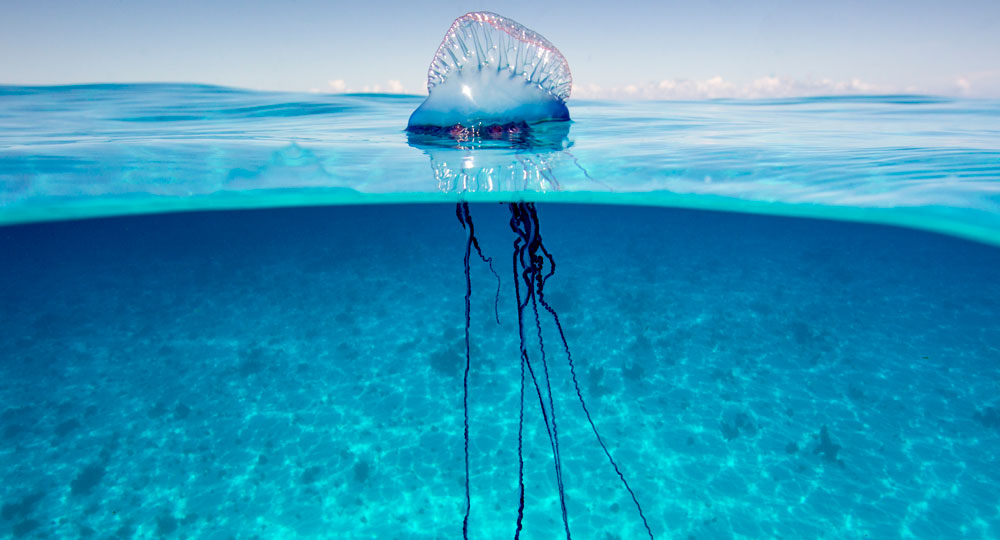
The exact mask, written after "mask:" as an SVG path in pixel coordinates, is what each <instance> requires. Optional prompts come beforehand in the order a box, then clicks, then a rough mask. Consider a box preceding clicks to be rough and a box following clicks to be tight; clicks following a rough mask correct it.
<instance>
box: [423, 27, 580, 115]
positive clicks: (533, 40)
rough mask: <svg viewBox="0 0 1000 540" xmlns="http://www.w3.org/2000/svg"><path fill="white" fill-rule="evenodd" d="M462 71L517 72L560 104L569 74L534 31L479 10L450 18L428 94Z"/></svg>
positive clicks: (568, 88) (430, 74)
mask: <svg viewBox="0 0 1000 540" xmlns="http://www.w3.org/2000/svg"><path fill="white" fill-rule="evenodd" d="M464 69H481V70H482V69H495V70H497V72H504V71H507V72H509V73H510V74H517V75H519V76H521V77H523V78H524V79H525V80H526V81H527V82H530V83H533V84H536V85H538V87H539V88H541V89H542V90H544V91H545V92H548V93H549V94H550V95H552V96H553V97H555V98H557V99H560V100H562V101H565V100H566V99H568V98H569V94H570V91H571V90H572V88H573V75H572V74H571V73H570V71H569V64H568V63H567V62H566V59H565V58H563V55H562V54H561V53H560V52H559V50H558V49H556V47H555V45H553V44H552V43H550V42H549V40H547V39H545V38H544V37H542V36H541V35H539V34H538V33H537V32H535V31H533V30H530V29H528V28H525V27H524V26H521V25H520V24H518V23H517V22H514V21H512V20H510V19H508V18H506V17H503V16H500V15H497V14H496V13H490V12H487V11H478V12H473V13H466V14H465V15H463V16H461V17H459V18H457V19H455V22H453V23H452V24H451V28H449V29H448V32H447V33H446V34H445V36H444V40H442V41H441V45H439V46H438V49H437V52H436V53H435V54H434V60H432V61H431V67H430V69H429V70H428V72H427V90H428V91H431V90H432V89H433V88H434V87H435V86H436V85H438V84H441V83H443V82H444V81H445V80H447V79H448V77H449V76H451V75H452V74H454V73H455V72H458V71H462V70H464Z"/></svg>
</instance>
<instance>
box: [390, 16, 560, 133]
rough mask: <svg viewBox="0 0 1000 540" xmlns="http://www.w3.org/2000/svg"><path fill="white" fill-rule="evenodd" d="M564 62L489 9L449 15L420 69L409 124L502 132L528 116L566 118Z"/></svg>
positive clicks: (518, 128)
mask: <svg viewBox="0 0 1000 540" xmlns="http://www.w3.org/2000/svg"><path fill="white" fill-rule="evenodd" d="M572 85H573V77H572V75H571V74H570V70H569V64H568V63H567V62H566V59H565V58H564V57H563V55H562V54H561V53H560V52H559V50H558V49H556V47H555V46H554V45H552V43H550V42H549V41H548V40H547V39H545V38H544V37H542V36H541V35H539V34H538V33H536V32H534V31H532V30H530V29H528V28H525V27H524V26H522V25H520V24H518V23H517V22H515V21H512V20H510V19H508V18H506V17H502V16H500V15H497V14H495V13H489V12H474V13H467V14H465V15H463V16H461V17H459V18H458V19H455V22H454V23H452V25H451V27H450V28H449V29H448V32H447V33H446V34H445V36H444V40H442V42H441V45H440V46H438V49H437V52H436V53H435V54H434V59H433V60H432V61H431V65H430V69H429V70H428V74H427V90H428V92H429V95H428V96H427V99H426V100H425V101H424V102H423V103H422V104H421V105H420V106H419V107H418V108H417V110H415V111H414V112H413V114H412V115H411V116H410V120H409V122H408V124H407V130H409V131H411V132H416V133H421V132H445V133H450V132H456V133H457V134H458V136H466V137H467V136H469V135H470V134H471V135H473V136H481V137H484V138H492V139H504V138H507V137H509V136H510V135H512V134H513V135H514V136H518V135H519V134H520V133H522V132H523V131H525V130H526V129H530V126H531V125H532V124H536V123H539V122H546V121H564V120H569V109H567V108H566V99H567V98H569V94H570V90H571V88H572Z"/></svg>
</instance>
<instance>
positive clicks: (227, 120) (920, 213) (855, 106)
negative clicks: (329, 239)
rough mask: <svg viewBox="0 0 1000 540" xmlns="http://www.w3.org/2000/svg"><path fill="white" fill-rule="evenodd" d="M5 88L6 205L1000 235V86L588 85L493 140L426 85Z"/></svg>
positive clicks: (42, 212) (18, 211)
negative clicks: (435, 129) (400, 209)
mask: <svg viewBox="0 0 1000 540" xmlns="http://www.w3.org/2000/svg"><path fill="white" fill-rule="evenodd" d="M0 99H2V100H3V103H4V107H3V108H2V109H0V125H2V126H3V128H2V129H0V152H2V159H0V223H23V222H30V221H49V220H57V219H69V218H74V217H99V216H109V215H120V214H143V213H150V212H164V211H182V210H207V209H225V208H259V207H280V206H305V205H324V204H381V203H399V202H404V203H406V202H455V201H458V200H470V201H480V202H486V201H491V202H500V201H509V200H531V201H541V202H578V203H602V204H640V205H655V206H663V207H681V208H696V209H712V210H729V211H737V212H753V213H761V214H769V215H789V216H804V217H823V218H830V219H839V220H849V221H864V222H877V223H887V224H896V225H902V226H906V227H913V228H921V229H927V230H934V231H939V232H944V233H947V234H952V235H956V236H961V237H965V238H972V239H976V240H979V241H982V242H988V243H992V244H997V245H1000V188H998V187H997V186H998V185H1000V184H998V182H997V180H998V179H1000V130H997V128H996V126H997V120H998V119H1000V102H998V101H987V100H960V99H959V100H957V99H946V98H936V97H927V96H842V97H816V98H795V99H776V100H711V101H696V102H606V101H573V100H571V101H570V102H569V106H570V108H571V109H572V117H573V122H549V123H544V124H541V125H539V126H535V127H534V129H535V131H536V132H537V133H533V134H532V135H530V136H521V135H518V136H517V137H515V138H514V139H513V141H511V140H508V139H510V137H507V136H505V139H504V140H500V141H493V140H490V139H489V138H488V137H483V138H479V139H471V140H470V139H467V138H464V137H463V136H462V135H461V134H458V135H455V136H454V137H438V138H431V139H429V140H428V139H427V138H423V137H419V136H417V137H413V136H408V135H407V134H406V133H405V132H404V131H403V128H404V127H405V126H406V122H407V118H408V116H409V115H410V113H411V112H412V111H413V110H414V109H415V108H416V107H417V106H418V105H419V104H420V103H421V100H422V98H420V97H418V96H393V95H323V94H287V93H273V92H253V91H247V90H238V89H232V88H221V87H214V86H201V85H182V84H145V85H141V84H140V85H110V84H109V85H85V86H63V87H10V86H7V87H0ZM498 142H499V143H506V144H496V143H498ZM511 142H513V143H514V144H510V143H511ZM484 150H488V151H484Z"/></svg>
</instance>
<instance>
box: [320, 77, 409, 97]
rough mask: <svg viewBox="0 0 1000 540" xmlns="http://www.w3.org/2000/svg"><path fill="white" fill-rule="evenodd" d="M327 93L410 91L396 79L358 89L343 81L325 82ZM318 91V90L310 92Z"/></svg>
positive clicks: (400, 92)
mask: <svg viewBox="0 0 1000 540" xmlns="http://www.w3.org/2000/svg"><path fill="white" fill-rule="evenodd" d="M327 87H328V90H327V91H328V92H331V93H335V94H345V93H346V94H349V93H351V92H362V93H373V94H381V93H386V94H408V93H410V91H409V90H408V89H407V88H406V87H405V86H403V83H402V82H400V81H398V80H396V79H389V82H388V83H387V84H382V83H373V84H365V85H362V86H361V88H360V89H357V88H352V87H350V86H348V85H347V82H346V81H344V80H343V79H334V80H332V81H328V82H327ZM310 91H318V90H310Z"/></svg>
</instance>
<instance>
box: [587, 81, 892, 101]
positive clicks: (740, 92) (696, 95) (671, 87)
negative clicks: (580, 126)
mask: <svg viewBox="0 0 1000 540" xmlns="http://www.w3.org/2000/svg"><path fill="white" fill-rule="evenodd" d="M898 91H900V89H895V88H884V87H880V86H877V85H874V84H870V83H866V82H864V81H862V80H860V79H851V80H849V81H833V80H830V79H819V80H815V79H812V80H797V79H787V78H783V77H773V76H767V77H760V78H758V79H755V80H753V81H750V82H748V83H736V82H732V81H727V80H726V79H724V78H722V77H721V76H715V77H711V78H708V79H704V80H692V79H664V80H662V81H659V82H647V83H642V84H628V85H625V86H613V87H610V88H604V87H601V86H598V85H596V84H591V83H583V84H578V85H575V86H574V88H573V97H575V98H582V99H588V98H601V99H712V98H782V97H800V96H819V95H839V94H884V93H891V92H898Z"/></svg>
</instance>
